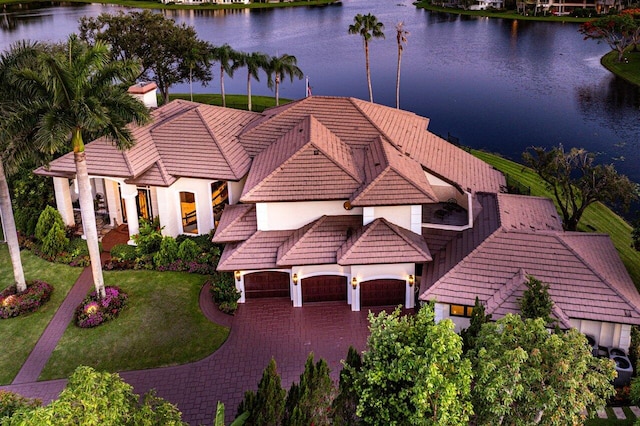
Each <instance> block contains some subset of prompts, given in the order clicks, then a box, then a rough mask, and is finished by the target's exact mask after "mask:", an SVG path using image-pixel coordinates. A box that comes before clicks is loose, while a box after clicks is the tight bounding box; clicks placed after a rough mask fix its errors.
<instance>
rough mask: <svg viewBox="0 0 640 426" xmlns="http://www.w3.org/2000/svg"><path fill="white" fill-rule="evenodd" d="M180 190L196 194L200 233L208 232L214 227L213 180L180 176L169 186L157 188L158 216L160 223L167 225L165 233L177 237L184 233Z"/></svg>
mask: <svg viewBox="0 0 640 426" xmlns="http://www.w3.org/2000/svg"><path fill="white" fill-rule="evenodd" d="M180 192H191V193H193V194H194V195H195V201H196V212H197V220H198V234H206V233H208V232H209V231H210V230H211V229H213V213H212V212H211V181H210V180H204V179H192V178H180V179H178V180H177V181H176V182H174V184H173V185H171V186H170V187H169V188H157V190H156V198H157V200H158V201H157V203H158V204H157V206H158V207H157V210H158V216H159V217H160V224H161V225H162V226H164V227H165V229H164V230H163V234H164V235H171V236H174V237H175V236H177V235H179V234H181V233H183V229H182V217H181V211H180ZM190 235H191V234H190Z"/></svg>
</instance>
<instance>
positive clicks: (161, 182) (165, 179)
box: [126, 161, 176, 187]
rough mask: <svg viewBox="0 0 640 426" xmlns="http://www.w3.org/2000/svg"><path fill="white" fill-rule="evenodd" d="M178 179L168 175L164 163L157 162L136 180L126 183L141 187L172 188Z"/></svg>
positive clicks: (129, 180)
mask: <svg viewBox="0 0 640 426" xmlns="http://www.w3.org/2000/svg"><path fill="white" fill-rule="evenodd" d="M175 181H176V178H175V177H173V176H171V175H170V174H169V173H167V170H166V168H165V167H164V165H163V164H162V161H157V162H156V163H154V164H153V165H152V166H151V167H149V168H148V169H147V171H145V172H144V173H143V174H141V175H140V176H139V177H137V178H135V179H127V180H126V182H127V183H129V184H132V185H139V186H146V185H149V186H164V187H167V186H170V185H171V184H172V183H173V182H175Z"/></svg>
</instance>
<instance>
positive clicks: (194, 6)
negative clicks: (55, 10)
mask: <svg viewBox="0 0 640 426" xmlns="http://www.w3.org/2000/svg"><path fill="white" fill-rule="evenodd" d="M30 3H52V4H53V3H67V4H69V3H85V4H92V3H97V4H112V5H115V6H122V7H132V8H138V9H158V10H240V9H275V8H283V7H301V6H307V7H325V6H341V5H342V1H340V0H308V1H286V2H278V3H249V4H237V3H236V4H213V3H187V4H184V3H183V4H175V3H172V4H164V3H160V2H158V1H152V0H65V1H60V2H57V1H50V2H42V1H39V0H0V5H1V6H3V8H5V7H7V6H14V5H23V4H30Z"/></svg>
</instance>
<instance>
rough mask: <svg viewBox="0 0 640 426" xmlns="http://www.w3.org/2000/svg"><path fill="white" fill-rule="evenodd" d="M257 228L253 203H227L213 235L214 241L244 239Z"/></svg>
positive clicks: (223, 241) (226, 241)
mask: <svg viewBox="0 0 640 426" xmlns="http://www.w3.org/2000/svg"><path fill="white" fill-rule="evenodd" d="M257 230H258V223H257V220H256V206H255V205H253V204H233V205H231V204H229V205H226V206H225V207H224V210H223V212H222V216H221V217H220V223H218V227H217V228H216V233H215V235H214V236H213V242H214V243H229V242H235V241H244V240H246V239H247V238H249V237H251V236H252V235H253V234H254V233H256V231H257Z"/></svg>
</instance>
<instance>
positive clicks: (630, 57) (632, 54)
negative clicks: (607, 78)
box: [600, 49, 640, 86]
mask: <svg viewBox="0 0 640 426" xmlns="http://www.w3.org/2000/svg"><path fill="white" fill-rule="evenodd" d="M624 57H625V58H627V61H626V62H618V52H616V51H615V50H612V51H611V52H609V53H607V54H606V55H604V56H603V57H602V59H601V60H600V62H601V63H602V65H603V66H604V67H605V68H606V69H608V70H609V71H611V72H612V73H614V74H615V75H617V76H618V77H620V78H623V79H624V80H627V81H628V82H629V83H631V84H635V85H636V86H640V51H634V50H633V49H629V50H628V51H627V52H626V53H625V54H624Z"/></svg>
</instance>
